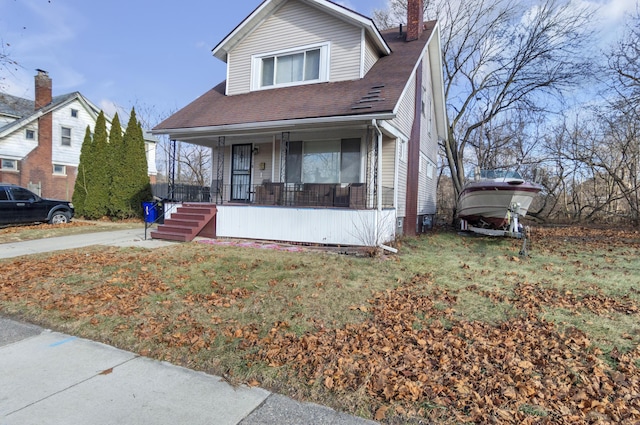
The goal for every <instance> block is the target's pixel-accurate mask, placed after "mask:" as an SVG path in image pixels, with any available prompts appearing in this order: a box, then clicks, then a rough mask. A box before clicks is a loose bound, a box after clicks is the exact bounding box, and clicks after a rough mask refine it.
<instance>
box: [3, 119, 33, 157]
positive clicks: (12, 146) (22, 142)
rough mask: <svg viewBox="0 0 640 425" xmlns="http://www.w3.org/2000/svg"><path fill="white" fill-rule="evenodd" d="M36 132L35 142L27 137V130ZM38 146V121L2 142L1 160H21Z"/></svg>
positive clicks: (19, 129) (18, 130)
mask: <svg viewBox="0 0 640 425" xmlns="http://www.w3.org/2000/svg"><path fill="white" fill-rule="evenodd" d="M27 128H28V129H29V130H33V131H34V136H33V137H34V138H33V140H28V139H27V137H26V129H27ZM37 146H38V126H37V121H36V122H33V123H31V124H29V125H28V126H27V127H20V128H18V129H17V130H16V131H14V132H13V133H11V134H9V135H8V136H6V137H4V138H3V139H2V140H0V158H7V159H17V160H20V159H22V158H24V157H25V156H27V155H28V154H29V152H31V151H32V150H34V149H35V148H36V147H37Z"/></svg>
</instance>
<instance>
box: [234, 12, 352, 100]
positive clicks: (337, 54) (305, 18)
mask: <svg viewBox="0 0 640 425" xmlns="http://www.w3.org/2000/svg"><path fill="white" fill-rule="evenodd" d="M325 42H330V43H331V44H330V47H329V49H330V74H329V78H330V81H342V80H353V79H358V78H360V58H361V48H360V44H361V30H360V29H359V28H357V27H355V26H352V25H350V24H347V23H346V22H344V21H341V20H339V19H337V18H334V17H332V16H331V15H328V14H325V13H319V12H318V10H316V9H315V8H312V7H311V6H307V5H305V4H303V3H302V2H299V1H288V2H287V3H286V4H284V5H283V6H282V7H281V8H280V9H278V10H277V11H276V12H275V13H274V14H273V15H271V16H270V17H269V18H268V19H267V20H266V21H265V22H263V23H262V24H261V25H260V26H259V27H258V28H256V29H255V31H253V32H252V33H251V34H249V35H248V36H247V37H246V38H245V39H244V40H242V42H241V43H239V44H238V46H236V47H235V48H234V49H233V50H232V51H231V52H230V53H229V60H228V68H229V69H228V75H229V81H228V82H227V94H229V95H234V94H239V93H246V92H249V91H250V90H251V65H252V64H251V56H252V55H256V54H265V53H270V52H276V51H279V50H286V49H293V48H296V47H301V46H306V45H310V44H315V43H325Z"/></svg>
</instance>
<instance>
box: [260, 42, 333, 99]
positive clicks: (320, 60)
mask: <svg viewBox="0 0 640 425" xmlns="http://www.w3.org/2000/svg"><path fill="white" fill-rule="evenodd" d="M328 57H329V45H328V44H322V45H314V46H307V47H303V48H300V49H297V50H286V51H280V52H275V53H268V54H265V55H259V56H254V57H253V84H252V88H253V89H260V88H270V87H281V86H291V85H296V84H303V83H310V82H320V81H327V80H328V74H329V72H328V62H329V61H328Z"/></svg>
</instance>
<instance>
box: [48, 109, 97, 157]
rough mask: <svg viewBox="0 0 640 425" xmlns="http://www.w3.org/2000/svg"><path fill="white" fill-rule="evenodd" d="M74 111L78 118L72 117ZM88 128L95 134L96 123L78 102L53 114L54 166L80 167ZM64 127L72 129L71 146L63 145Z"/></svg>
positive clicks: (52, 155) (52, 154)
mask: <svg viewBox="0 0 640 425" xmlns="http://www.w3.org/2000/svg"><path fill="white" fill-rule="evenodd" d="M72 109H75V110H76V111H78V116H77V117H72V116H71V110H72ZM87 126H89V127H91V131H92V132H93V130H94V127H95V121H94V119H93V117H92V116H91V115H90V114H89V112H87V110H86V109H85V108H84V106H83V105H82V104H81V103H80V102H79V101H77V100H75V101H73V102H71V103H70V104H68V105H66V106H64V107H62V108H60V109H57V110H55V111H54V112H53V132H52V139H53V140H52V153H51V160H52V162H53V163H54V164H60V165H71V166H77V165H78V162H80V149H82V143H83V142H84V136H85V132H86V129H87ZM62 127H66V128H70V129H71V146H63V145H62Z"/></svg>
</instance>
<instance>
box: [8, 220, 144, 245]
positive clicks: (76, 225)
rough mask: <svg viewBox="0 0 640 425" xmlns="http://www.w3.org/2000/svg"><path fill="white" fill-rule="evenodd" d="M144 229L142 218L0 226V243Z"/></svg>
mask: <svg viewBox="0 0 640 425" xmlns="http://www.w3.org/2000/svg"><path fill="white" fill-rule="evenodd" d="M134 228H142V229H144V223H143V222H142V220H128V221H122V222H113V221H106V220H105V221H87V220H72V221H71V222H70V223H66V224H45V223H42V224H32V225H24V226H5V227H0V244H1V243H11V242H22V241H30V240H34V239H43V238H54V237H56V236H67V235H76V234H80V233H90V232H104V231H108V230H118V229H122V230H124V229H134Z"/></svg>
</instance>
